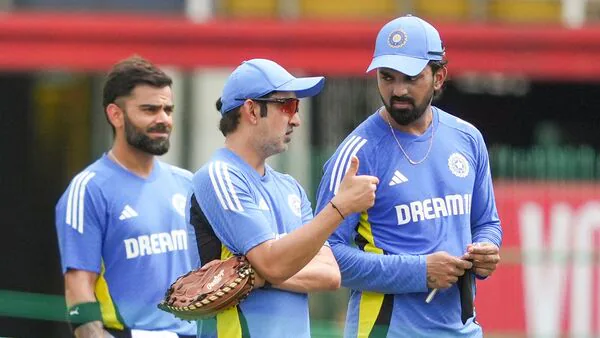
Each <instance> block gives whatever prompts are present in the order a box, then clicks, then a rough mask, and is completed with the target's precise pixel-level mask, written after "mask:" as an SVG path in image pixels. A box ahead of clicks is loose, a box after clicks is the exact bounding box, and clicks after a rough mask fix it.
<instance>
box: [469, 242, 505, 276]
mask: <svg viewBox="0 0 600 338" xmlns="http://www.w3.org/2000/svg"><path fill="white" fill-rule="evenodd" d="M462 258H463V259H468V260H471V261H472V262H473V270H474V271H475V274H476V275H478V276H480V277H488V276H491V275H492V273H493V272H494V270H496V266H497V265H498V263H500V249H499V248H498V247H497V246H496V245H495V244H492V243H487V242H484V243H473V244H469V245H467V253H465V254H464V255H463V257H462Z"/></svg>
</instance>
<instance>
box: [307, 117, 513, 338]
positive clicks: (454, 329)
mask: <svg viewBox="0 0 600 338" xmlns="http://www.w3.org/2000/svg"><path fill="white" fill-rule="evenodd" d="M432 110H433V122H432V124H431V126H430V127H429V128H428V130H427V131H426V132H425V133H424V134H423V135H420V136H415V135H411V134H407V133H402V132H400V131H397V130H393V131H392V128H391V127H390V126H389V124H388V123H387V122H386V121H385V120H384V119H383V117H382V116H381V115H380V113H379V112H377V113H375V114H373V115H371V116H370V117H369V118H368V119H367V120H365V121H364V122H363V123H362V124H361V125H360V126H358V127H357V128H356V129H355V130H354V131H353V132H352V133H351V134H350V135H348V137H347V138H346V139H345V140H344V141H343V142H342V144H341V145H340V146H339V147H338V149H337V150H336V152H335V154H334V155H333V156H332V157H331V158H330V159H329V160H328V161H327V163H326V164H325V167H324V176H323V179H322V181H321V184H320V185H319V189H318V197H317V210H321V209H322V208H324V207H325V206H326V204H327V202H328V201H329V200H330V199H331V198H332V197H333V196H334V195H335V193H336V192H337V189H338V187H339V185H340V182H341V179H342V177H343V175H344V174H345V172H346V170H347V169H348V166H349V162H350V158H351V156H352V155H355V156H357V157H358V158H359V160H360V167H359V171H358V174H367V175H373V176H377V177H378V178H379V180H380V183H379V185H378V187H377V192H376V200H375V205H374V206H373V207H372V208H370V209H369V210H367V211H366V212H363V213H360V214H358V213H357V214H353V215H350V216H348V217H347V218H346V220H345V221H344V222H343V223H342V225H340V227H339V228H338V229H337V230H336V231H335V233H334V234H333V235H332V236H331V237H330V239H329V243H330V244H331V247H332V250H333V252H334V255H335V257H336V259H337V261H338V264H339V266H340V270H341V272H342V285H343V286H346V287H349V288H351V289H352V291H351V298H350V303H349V307H348V316H347V321H346V333H345V335H346V337H357V336H360V337H363V336H365V337H366V336H368V335H369V334H370V333H373V332H376V331H377V330H381V329H384V330H385V331H386V332H387V337H444V336H475V337H476V336H480V335H481V328H480V327H479V325H478V324H476V323H475V322H473V321H472V320H469V321H467V323H466V324H465V325H463V324H462V322H461V316H460V314H461V308H460V300H459V291H458V288H457V287H456V285H454V286H452V287H450V288H449V289H446V290H440V292H439V293H438V294H437V296H436V298H435V299H434V300H433V301H432V302H431V303H430V304H426V303H425V298H426V296H427V291H428V290H427V282H426V263H425V255H427V254H430V253H433V252H436V251H446V252H448V253H450V254H452V255H455V256H461V255H463V254H464V253H465V252H466V248H467V245H468V244H469V243H473V242H483V241H487V242H491V243H494V244H496V245H498V246H500V244H501V237H502V230H501V228H500V221H499V218H498V214H497V211H496V205H495V201H494V192H493V187H492V180H491V174H490V169H489V163H488V154H487V150H486V147H485V143H484V141H483V137H482V135H481V133H480V132H479V131H478V130H477V129H476V128H475V127H473V126H472V125H471V124H469V123H467V122H465V121H463V120H461V119H459V118H457V117H454V116H452V115H450V114H448V113H446V112H444V111H442V110H440V109H438V108H435V107H432ZM392 133H394V134H392ZM394 135H395V136H396V139H395V138H394ZM432 137H433V139H432ZM431 142H433V143H431ZM398 143H400V145H399V144H398ZM400 146H402V148H400ZM403 150H404V152H406V155H408V156H409V157H410V159H411V160H412V161H413V162H419V161H421V160H422V159H423V158H425V157H426V158H425V159H424V160H423V161H422V162H421V163H418V164H411V163H410V162H409V161H408V160H407V157H406V155H405V154H404V153H403Z"/></svg>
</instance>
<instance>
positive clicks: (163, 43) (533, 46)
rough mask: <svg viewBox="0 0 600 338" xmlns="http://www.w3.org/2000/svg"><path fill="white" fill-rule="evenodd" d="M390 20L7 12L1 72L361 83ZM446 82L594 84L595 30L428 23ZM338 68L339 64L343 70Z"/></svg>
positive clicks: (599, 47)
mask: <svg viewBox="0 0 600 338" xmlns="http://www.w3.org/2000/svg"><path fill="white" fill-rule="evenodd" d="M386 21H387V20H378V21H364V20H363V21H357V20H354V21H348V20H320V21H319V20H255V19H252V20H240V19H214V20H208V21H205V22H201V23H196V22H192V21H190V20H188V19H187V18H185V17H183V16H181V17H179V16H163V15H160V16H157V15H154V16H153V15H139V14H138V15H135V14H122V13H121V14H117V13H59V12H51V13H48V12H47V13H35V12H33V13H28V12H8V13H3V15H2V16H1V17H0V69H2V70H25V71H31V70H45V69H68V70H78V71H94V70H96V71H98V70H100V71H105V70H107V69H108V68H109V67H110V66H111V65H112V64H114V63H115V62H116V61H118V60H120V59H123V58H126V57H128V56H130V55H131V54H134V53H137V54H140V55H142V56H144V57H146V58H148V59H150V60H152V61H153V62H155V63H157V64H161V65H170V66H175V67H178V68H181V69H195V68H206V67H232V68H233V67H236V66H237V65H238V64H239V63H240V62H241V61H243V60H247V59H250V58H255V57H264V58H270V59H274V60H276V61H278V62H280V63H281V64H283V65H285V66H286V68H288V69H301V70H304V71H305V72H307V73H309V74H311V73H312V74H325V75H328V76H365V70H366V68H367V65H368V64H369V62H370V60H371V57H372V55H373V46H374V43H375V36H376V35H377V32H378V30H379V29H380V28H381V26H382V25H383V24H384V23H385V22H386ZM433 23H434V24H435V25H436V27H437V28H438V30H439V31H440V32H441V34H442V37H443V40H444V45H445V46H446V48H447V54H448V55H447V56H448V59H449V60H450V67H449V69H450V72H451V74H452V75H460V74H464V73H472V72H475V73H502V74H507V75H515V76H524V77H527V78H530V79H536V80H567V81H573V80H577V81H582V80H583V81H594V82H595V81H598V78H599V77H600V63H599V62H594V60H595V59H596V58H597V56H598V54H599V53H600V26H598V25H587V26H585V27H583V28H579V29H570V28H566V27H562V26H560V25H552V26H546V25H544V26H541V25H525V26H524V25H498V24H494V23H478V22H475V23H467V22H463V23H447V22H439V23H438V22H433ZM340 60H342V62H340Z"/></svg>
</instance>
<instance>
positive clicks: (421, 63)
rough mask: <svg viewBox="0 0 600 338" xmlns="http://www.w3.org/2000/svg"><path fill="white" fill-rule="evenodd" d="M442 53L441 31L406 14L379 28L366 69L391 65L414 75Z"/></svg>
mask: <svg viewBox="0 0 600 338" xmlns="http://www.w3.org/2000/svg"><path fill="white" fill-rule="evenodd" d="M444 54H445V52H444V46H443V44H442V40H441V38H440V33H438V31H437V30H436V29H435V28H434V27H433V26H432V25H431V24H429V23H428V22H427V21H425V20H423V19H420V18H418V17H416V16H412V15H406V16H402V17H399V18H397V19H394V20H392V21H390V22H388V23H387V24H385V25H384V26H383V27H382V28H381V30H380V31H379V33H378V34H377V40H376V42H375V52H374V53H373V60H372V61H371V64H370V65H369V67H368V68H367V72H370V71H371V70H373V69H376V68H390V69H393V70H396V71H399V72H401V73H403V74H406V75H408V76H415V75H417V74H419V73H421V72H422V71H423V69H425V66H427V63H428V62H429V61H441V60H442V59H443V58H444Z"/></svg>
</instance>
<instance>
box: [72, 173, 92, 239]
mask: <svg viewBox="0 0 600 338" xmlns="http://www.w3.org/2000/svg"><path fill="white" fill-rule="evenodd" d="M94 176H96V173H94V172H91V171H84V172H82V173H80V174H79V175H77V176H75V178H74V179H73V182H72V183H71V187H70V188H69V197H68V199H67V214H66V216H65V218H66V219H65V221H66V223H67V224H68V225H70V226H71V227H72V228H73V229H75V230H77V231H78V232H79V233H81V234H82V233H83V225H84V220H85V214H84V211H85V189H86V187H87V184H88V182H89V181H90V180H91V179H92V178H93V177H94Z"/></svg>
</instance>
